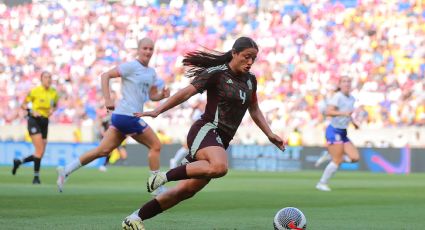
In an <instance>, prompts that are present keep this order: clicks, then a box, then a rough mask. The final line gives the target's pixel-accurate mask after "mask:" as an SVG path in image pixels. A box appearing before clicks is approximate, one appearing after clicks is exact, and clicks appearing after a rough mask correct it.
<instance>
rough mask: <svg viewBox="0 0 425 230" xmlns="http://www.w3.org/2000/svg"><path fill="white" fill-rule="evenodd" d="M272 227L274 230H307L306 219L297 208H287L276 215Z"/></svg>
mask: <svg viewBox="0 0 425 230" xmlns="http://www.w3.org/2000/svg"><path fill="white" fill-rule="evenodd" d="M273 226H274V229H275V230H303V229H307V219H306V218H305V216H304V214H303V213H302V212H301V211H300V210H299V209H298V208H294V207H287V208H283V209H281V210H279V211H278V212H277V213H276V215H275V216H274V220H273Z"/></svg>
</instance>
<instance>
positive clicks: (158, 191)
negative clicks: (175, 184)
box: [151, 185, 168, 196]
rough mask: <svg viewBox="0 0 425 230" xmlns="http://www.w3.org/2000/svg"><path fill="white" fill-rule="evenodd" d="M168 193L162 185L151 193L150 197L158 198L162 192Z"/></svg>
mask: <svg viewBox="0 0 425 230" xmlns="http://www.w3.org/2000/svg"><path fill="white" fill-rule="evenodd" d="M166 191H168V188H167V187H165V186H164V185H161V186H159V188H157V189H155V190H154V191H153V192H151V194H152V196H158V195H160V194H162V193H164V192H166Z"/></svg>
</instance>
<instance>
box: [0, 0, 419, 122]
mask: <svg viewBox="0 0 425 230" xmlns="http://www.w3.org/2000/svg"><path fill="white" fill-rule="evenodd" d="M134 2H136V3H137V2H142V3H143V1H134ZM284 2H285V4H283V5H282V4H280V5H279V4H277V5H274V6H273V7H266V8H263V9H260V8H258V6H257V5H256V4H253V3H251V1H248V0H246V1H244V0H235V1H230V0H229V1H225V2H222V1H213V2H212V1H208V0H206V1H199V2H197V1H190V3H187V4H183V1H178V0H177V1H176V0H173V1H171V3H170V4H169V5H159V6H157V5H143V4H142V5H140V4H136V3H133V1H124V2H123V3H107V2H104V1H61V2H60V3H52V2H47V3H46V2H45V3H32V4H24V5H20V6H15V7H6V5H3V4H1V3H0V41H1V42H0V125H4V124H20V123H24V122H25V119H24V117H25V112H24V111H22V110H21V109H19V107H20V104H21V102H22V101H23V98H24V96H25V95H26V93H27V92H28V89H29V88H30V87H32V86H34V84H36V83H37V82H39V79H38V78H39V75H40V72H41V71H42V70H47V71H51V72H52V73H53V74H54V81H55V83H54V85H55V87H56V88H57V90H58V91H59V93H60V95H61V98H60V101H59V107H58V110H57V111H56V112H55V113H54V114H53V116H52V117H51V122H52V123H74V124H89V125H90V124H94V123H95V122H96V121H95V119H96V118H101V117H103V115H104V114H105V113H106V110H105V109H104V107H103V102H102V101H103V99H102V95H101V91H100V79H99V76H100V74H101V73H102V72H103V71H106V70H107V69H109V68H111V67H113V66H114V65H116V64H117V63H120V62H123V61H128V60H131V59H132V58H134V48H135V45H136V41H137V40H138V39H139V38H142V37H145V36H150V37H152V38H153V39H155V40H156V41H157V42H156V50H155V54H154V57H153V58H152V60H151V63H150V64H151V66H153V67H155V68H156V69H157V73H158V75H159V76H161V77H162V78H163V80H164V81H165V84H166V85H168V87H170V88H171V92H172V93H173V92H176V91H177V90H178V89H180V88H182V87H183V86H185V85H186V84H187V83H188V82H189V81H190V79H187V78H185V77H184V69H183V68H182V65H181V59H182V55H183V54H184V53H185V52H188V51H193V50H195V49H198V48H201V47H202V46H203V47H206V48H209V49H215V50H223V51H225V50H228V49H230V46H231V44H232V43H233V41H234V39H235V38H236V37H238V36H240V35H247V36H250V37H252V38H253V39H254V40H256V41H257V42H258V44H259V46H260V53H259V56H258V58H257V61H256V62H257V63H256V65H254V68H253V69H252V71H253V72H254V73H255V74H256V76H257V79H258V84H259V85H258V96H259V100H260V102H261V107H262V109H263V111H265V112H266V116H267V118H268V119H269V120H270V121H272V129H273V128H274V127H298V128H299V129H301V130H302V129H305V128H307V129H308V128H309V127H312V126H318V125H323V115H322V111H323V108H324V107H325V105H326V99H327V98H328V97H329V96H330V95H331V94H332V93H333V92H334V90H335V85H336V82H337V79H338V77H339V76H341V75H348V76H350V77H351V78H352V79H353V84H354V86H353V87H354V91H353V94H354V96H355V97H356V98H357V99H358V102H357V104H358V106H359V107H358V108H359V109H358V111H356V113H355V115H356V116H357V119H358V120H359V121H360V124H361V126H362V127H368V128H376V129H379V128H382V127H390V126H393V127H399V126H421V125H424V124H425V78H424V73H425V61H424V60H425V3H421V1H405V0H403V1H400V2H393V3H387V2H385V3H379V2H380V1H358V2H357V4H356V5H355V6H354V7H347V6H345V5H344V4H342V3H340V2H338V1H323V0H314V1H303V0H298V1H295V0H294V1H292V2H291V1H284ZM218 22H219V23H218ZM118 85H119V84H114V85H113V88H114V90H116V91H117V93H118V94H119V90H120V89H119V87H118ZM203 100H204V97H203V96H199V97H198V98H195V99H194V100H191V101H189V102H187V103H185V104H183V105H182V106H181V107H179V108H175V109H173V110H172V111H171V112H168V113H166V114H164V115H161V116H160V117H158V118H157V119H160V123H161V124H180V123H186V124H189V123H190V120H189V121H188V117H197V116H198V114H199V111H202V106H203V105H204V101H203ZM150 105H151V106H155V104H154V103H150ZM145 109H146V108H145ZM243 122H244V123H251V122H252V121H251V120H250V119H244V121H243Z"/></svg>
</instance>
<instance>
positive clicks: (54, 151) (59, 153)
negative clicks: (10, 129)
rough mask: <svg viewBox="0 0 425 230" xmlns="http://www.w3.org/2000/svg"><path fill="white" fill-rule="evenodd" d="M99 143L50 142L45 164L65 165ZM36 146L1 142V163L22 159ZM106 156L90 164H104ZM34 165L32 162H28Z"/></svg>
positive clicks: (6, 163) (93, 165) (44, 160)
mask: <svg viewBox="0 0 425 230" xmlns="http://www.w3.org/2000/svg"><path fill="white" fill-rule="evenodd" d="M97 145H98V144H97V143H88V144H86V143H84V144H79V143H78V144H74V143H48V144H47V148H46V152H45V154H44V156H43V161H42V164H43V167H44V166H55V167H56V166H65V164H67V163H69V162H71V161H72V160H74V159H76V158H78V157H79V156H80V155H82V154H83V153H84V152H86V151H88V150H90V149H92V148H94V147H96V146H97ZM33 152H34V146H33V145H32V144H31V143H28V142H0V165H12V162H13V159H14V158H18V159H22V158H23V157H26V156H29V155H31V154H33ZM104 161H105V159H104V158H100V159H98V160H95V161H93V162H92V163H90V164H89V165H88V166H89V167H97V166H100V165H101V164H103V162H104ZM28 165H32V164H28Z"/></svg>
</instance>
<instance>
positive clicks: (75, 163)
mask: <svg viewBox="0 0 425 230" xmlns="http://www.w3.org/2000/svg"><path fill="white" fill-rule="evenodd" d="M80 167H81V162H80V159H78V158H77V159H75V160H74V161H72V162H71V163H69V164H67V165H66V166H65V170H64V172H65V176H66V177H68V176H69V175H70V174H71V173H72V172H74V171H75V170H77V169H79V168H80Z"/></svg>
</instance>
